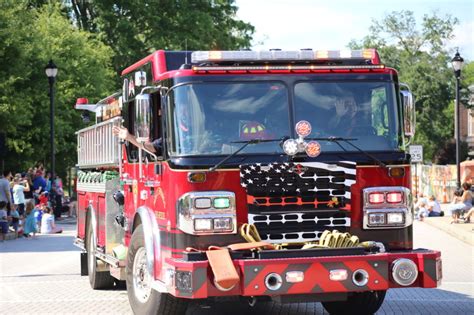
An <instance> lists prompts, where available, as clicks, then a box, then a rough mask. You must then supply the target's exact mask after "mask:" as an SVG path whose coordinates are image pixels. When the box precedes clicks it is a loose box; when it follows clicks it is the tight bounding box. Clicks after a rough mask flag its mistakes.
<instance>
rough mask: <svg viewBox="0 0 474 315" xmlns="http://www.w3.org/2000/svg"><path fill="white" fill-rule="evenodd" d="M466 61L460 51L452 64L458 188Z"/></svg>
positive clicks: (458, 185)
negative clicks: (454, 86)
mask: <svg viewBox="0 0 474 315" xmlns="http://www.w3.org/2000/svg"><path fill="white" fill-rule="evenodd" d="M463 62H464V59H463V58H462V57H461V55H460V54H459V51H456V54H455V55H454V57H453V59H452V60H451V63H452V65H453V70H454V76H455V77H456V112H455V120H454V122H455V124H454V130H455V132H456V170H457V177H456V185H457V188H461V162H460V160H461V130H460V129H461V126H460V121H459V111H460V107H459V106H460V103H459V97H460V96H459V91H460V89H461V86H460V81H461V69H462V66H463Z"/></svg>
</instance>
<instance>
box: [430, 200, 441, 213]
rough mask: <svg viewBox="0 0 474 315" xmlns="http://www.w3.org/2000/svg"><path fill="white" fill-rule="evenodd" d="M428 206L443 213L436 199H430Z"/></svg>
mask: <svg viewBox="0 0 474 315" xmlns="http://www.w3.org/2000/svg"><path fill="white" fill-rule="evenodd" d="M428 207H430V208H431V211H433V212H437V213H441V206H440V205H439V203H438V202H437V201H436V200H430V201H428Z"/></svg>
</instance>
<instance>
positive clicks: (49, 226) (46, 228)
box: [41, 207, 63, 234]
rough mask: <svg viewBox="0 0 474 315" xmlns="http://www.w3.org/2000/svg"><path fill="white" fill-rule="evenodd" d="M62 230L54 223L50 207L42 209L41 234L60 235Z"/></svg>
mask: <svg viewBox="0 0 474 315" xmlns="http://www.w3.org/2000/svg"><path fill="white" fill-rule="evenodd" d="M62 232H63V229H61V228H60V227H57V226H56V223H55V222H54V215H53V210H51V208H50V207H45V208H44V214H43V218H41V234H55V233H62Z"/></svg>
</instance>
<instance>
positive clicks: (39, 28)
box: [0, 0, 254, 174]
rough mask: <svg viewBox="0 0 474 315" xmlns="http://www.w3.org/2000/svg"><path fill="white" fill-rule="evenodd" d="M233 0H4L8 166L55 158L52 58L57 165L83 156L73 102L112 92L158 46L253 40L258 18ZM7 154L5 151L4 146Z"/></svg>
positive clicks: (0, 36)
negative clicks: (251, 19)
mask: <svg viewBox="0 0 474 315" xmlns="http://www.w3.org/2000/svg"><path fill="white" fill-rule="evenodd" d="M236 11H237V8H236V6H235V5H234V1H233V0H150V1H140V0H57V1H48V0H19V1H0V42H1V43H2V45H0V75H1V77H2V81H0V122H1V123H0V134H6V138H7V155H6V159H5V168H8V169H11V170H24V169H25V168H26V167H28V166H31V165H32V164H34V163H35V162H37V161H41V162H43V163H44V164H45V165H47V166H48V165H49V161H50V145H49V135H50V128H49V117H50V114H49V113H50V111H49V97H48V94H47V93H48V80H47V78H46V75H45V73H44V67H45V65H46V64H47V62H48V60H49V59H53V61H54V62H55V64H56V65H57V67H58V69H59V71H58V76H57V78H56V83H55V91H56V92H55V108H56V110H55V130H56V136H55V143H56V161H57V162H56V171H57V172H59V173H60V174H64V172H65V169H66V167H71V166H73V165H75V163H76V156H77V153H76V136H75V131H77V130H78V129H80V128H82V127H83V126H84V124H83V122H82V120H81V118H80V113H79V112H77V111H75V110H74V109H73V104H74V103H75V99H76V98H77V97H83V96H86V97H88V98H89V99H90V100H91V101H96V100H98V99H101V98H103V97H105V96H107V95H109V94H110V93H111V92H113V86H114V81H116V80H117V79H118V76H117V75H116V73H117V72H121V71H122V70H123V68H124V67H126V66H129V65H131V64H132V63H134V62H136V61H137V60H139V59H140V58H142V57H144V56H146V55H147V54H149V53H150V52H152V51H154V50H155V49H168V50H172V49H176V50H183V49H189V50H194V49H218V48H222V49H239V48H248V47H249V46H250V41H251V39H252V34H253V32H254V28H253V26H251V25H250V24H247V23H244V22H242V21H240V20H238V19H236ZM0 158H1V152H0Z"/></svg>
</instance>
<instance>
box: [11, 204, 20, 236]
mask: <svg viewBox="0 0 474 315" xmlns="http://www.w3.org/2000/svg"><path fill="white" fill-rule="evenodd" d="M10 216H11V217H12V228H13V230H14V231H15V234H16V236H17V237H18V227H19V225H20V213H18V210H17V209H16V208H15V209H13V210H12V211H10Z"/></svg>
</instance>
